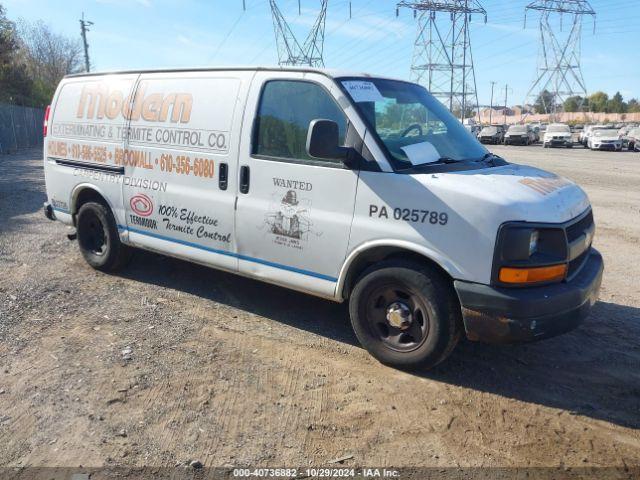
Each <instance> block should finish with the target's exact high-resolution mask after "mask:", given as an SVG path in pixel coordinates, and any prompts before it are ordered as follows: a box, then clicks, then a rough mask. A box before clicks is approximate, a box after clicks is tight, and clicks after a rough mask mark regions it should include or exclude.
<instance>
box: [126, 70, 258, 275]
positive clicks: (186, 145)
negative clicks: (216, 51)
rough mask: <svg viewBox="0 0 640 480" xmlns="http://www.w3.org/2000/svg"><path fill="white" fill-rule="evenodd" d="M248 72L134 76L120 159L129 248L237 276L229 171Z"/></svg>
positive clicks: (235, 151) (232, 171) (231, 175)
mask: <svg viewBox="0 0 640 480" xmlns="http://www.w3.org/2000/svg"><path fill="white" fill-rule="evenodd" d="M250 78H251V74H250V72H169V73H149V74H142V75H141V77H140V80H139V82H138V85H137V88H136V94H135V98H134V100H133V102H132V105H131V121H130V124H129V128H128V131H127V135H126V145H125V149H124V151H123V153H122V155H123V157H122V163H123V164H124V165H125V168H126V179H125V182H124V184H123V196H124V208H125V212H126V221H127V224H126V228H127V230H128V232H129V239H130V241H131V242H132V243H133V244H136V245H140V246H142V247H147V248H151V249H154V250H160V251H162V252H164V253H168V254H171V255H174V256H179V257H183V258H188V259H191V260H195V261H198V262H201V263H207V264H210V265H213V266H216V267H219V268H223V269H226V270H231V271H235V270H237V258H236V256H235V253H236V244H235V238H234V234H233V233H234V221H235V217H234V202H235V195H236V183H235V178H236V174H235V168H236V164H237V156H238V146H239V141H240V135H239V132H240V128H241V123H242V111H243V109H244V101H245V99H246V90H247V89H248V86H249V80H250Z"/></svg>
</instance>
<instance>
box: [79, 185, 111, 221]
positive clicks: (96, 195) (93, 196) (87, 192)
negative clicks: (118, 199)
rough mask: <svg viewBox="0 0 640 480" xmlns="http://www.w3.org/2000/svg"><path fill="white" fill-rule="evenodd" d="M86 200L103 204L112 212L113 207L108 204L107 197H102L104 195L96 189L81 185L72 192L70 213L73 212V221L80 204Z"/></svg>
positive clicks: (86, 201)
mask: <svg viewBox="0 0 640 480" xmlns="http://www.w3.org/2000/svg"><path fill="white" fill-rule="evenodd" d="M88 202H95V203H100V204H101V205H104V206H105V207H107V208H108V209H110V210H111V211H112V212H113V208H111V205H110V204H109V202H108V201H107V199H106V198H105V197H104V195H102V194H101V193H100V192H98V190H96V189H95V188H91V187H83V188H80V189H78V190H77V191H76V192H74V193H73V198H72V202H71V206H72V209H71V213H72V214H73V217H74V223H75V220H76V216H77V215H78V212H79V211H80V207H82V205H84V204H85V203H88Z"/></svg>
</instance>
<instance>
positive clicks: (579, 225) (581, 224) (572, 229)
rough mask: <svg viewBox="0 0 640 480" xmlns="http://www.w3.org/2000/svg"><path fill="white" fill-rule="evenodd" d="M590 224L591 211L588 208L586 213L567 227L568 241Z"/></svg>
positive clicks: (591, 218) (582, 232)
mask: <svg viewBox="0 0 640 480" xmlns="http://www.w3.org/2000/svg"><path fill="white" fill-rule="evenodd" d="M591 225H593V211H591V210H589V213H588V214H587V215H585V216H584V217H583V218H581V219H580V220H578V221H577V222H576V223H574V224H572V225H569V226H568V227H567V240H568V241H569V243H571V242H573V241H574V240H575V239H576V238H578V237H580V235H583V234H584V232H585V231H587V230H588V229H589V227H591Z"/></svg>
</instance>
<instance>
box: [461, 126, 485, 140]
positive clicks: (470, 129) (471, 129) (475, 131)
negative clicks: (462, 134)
mask: <svg viewBox="0 0 640 480" xmlns="http://www.w3.org/2000/svg"><path fill="white" fill-rule="evenodd" d="M464 128H466V129H467V132H469V133H470V134H471V135H473V136H474V137H476V138H477V137H478V134H479V133H480V130H481V128H480V125H465V126H464Z"/></svg>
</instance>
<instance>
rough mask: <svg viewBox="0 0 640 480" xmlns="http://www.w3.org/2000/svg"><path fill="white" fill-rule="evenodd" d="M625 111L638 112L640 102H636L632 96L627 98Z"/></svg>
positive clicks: (639, 110)
mask: <svg viewBox="0 0 640 480" xmlns="http://www.w3.org/2000/svg"><path fill="white" fill-rule="evenodd" d="M627 111H628V112H629V113H639V112H640V102H638V100H637V99H635V98H632V99H631V100H629V103H627Z"/></svg>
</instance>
